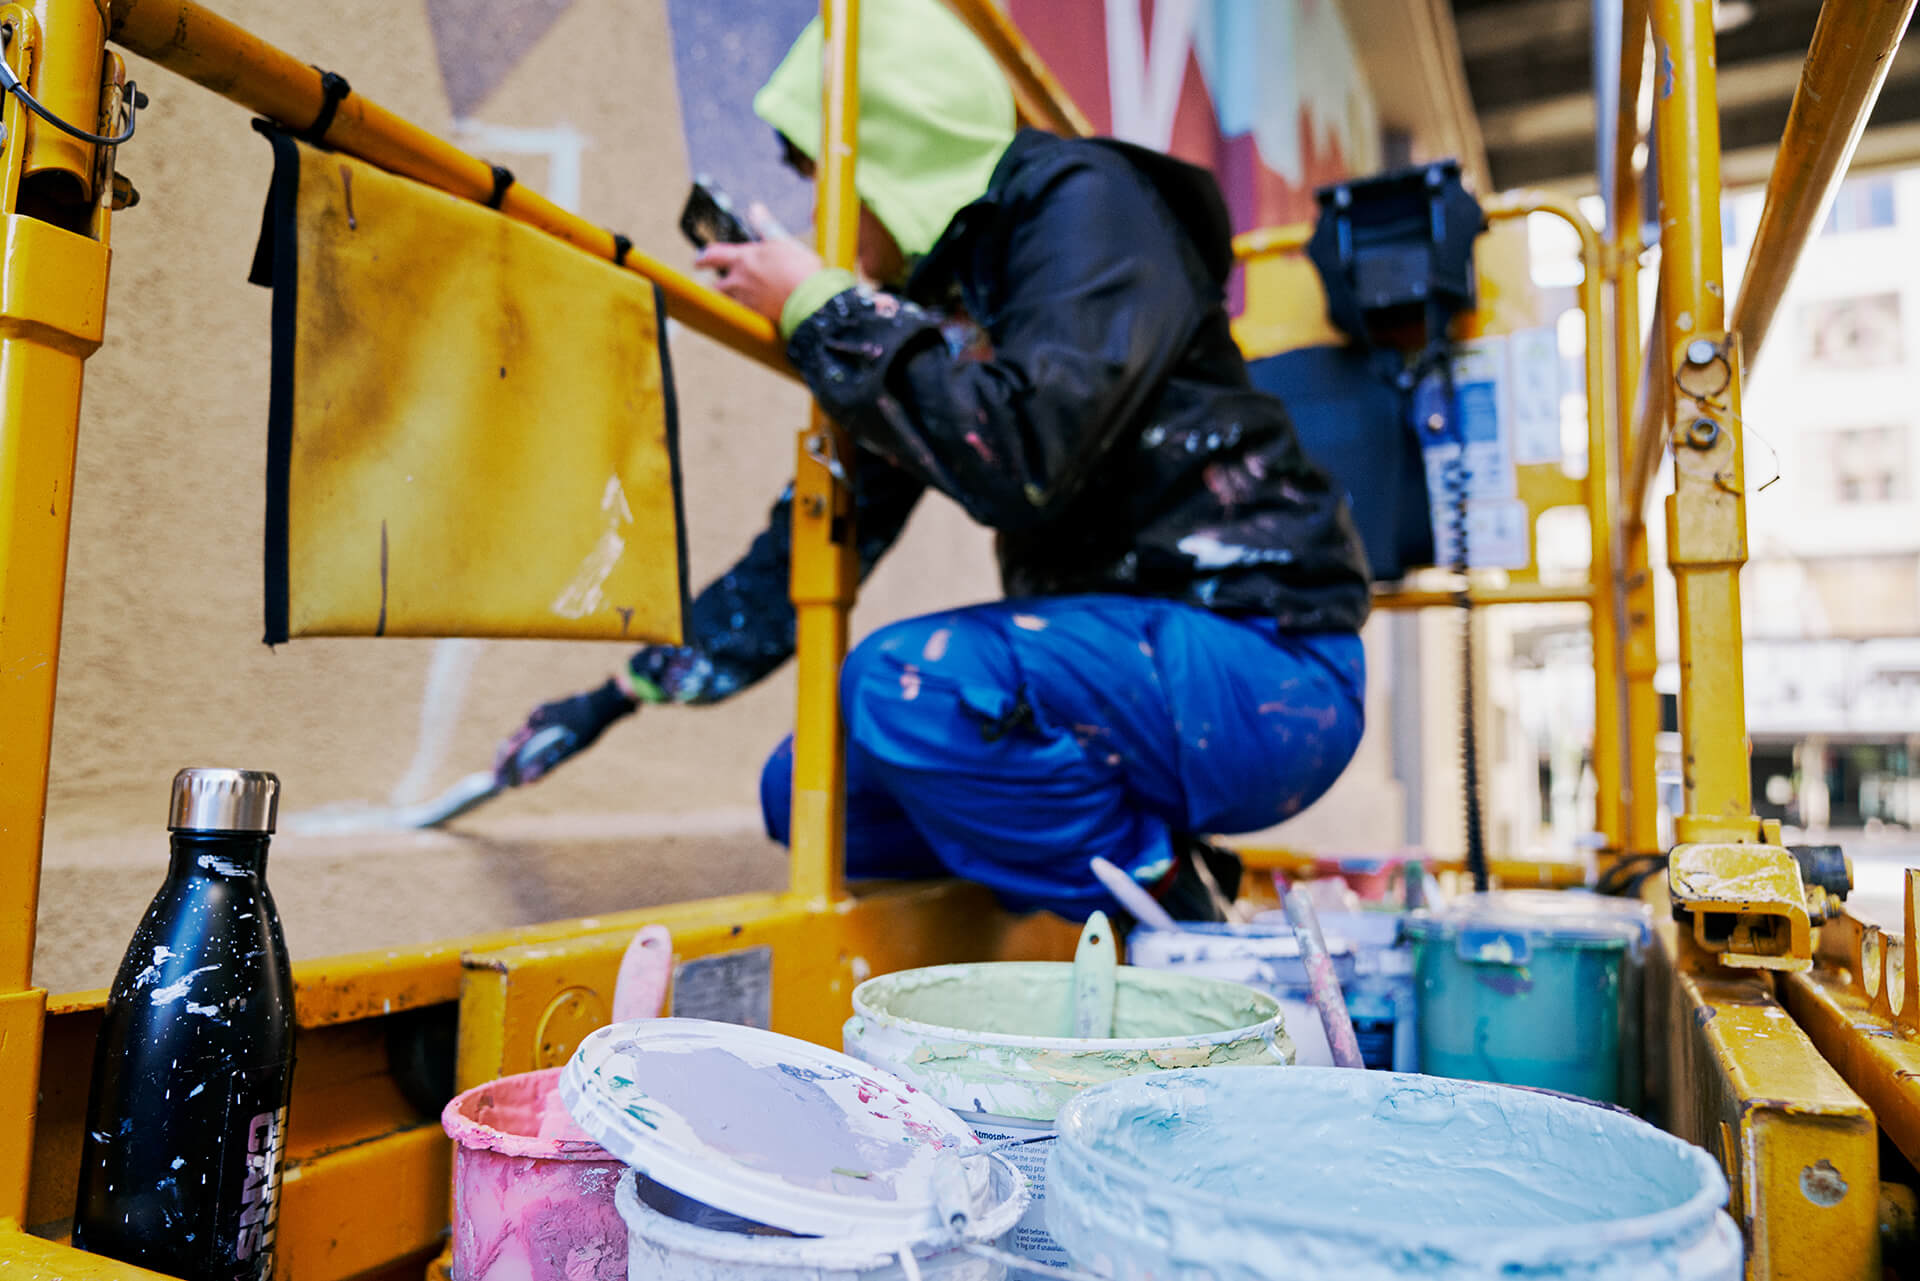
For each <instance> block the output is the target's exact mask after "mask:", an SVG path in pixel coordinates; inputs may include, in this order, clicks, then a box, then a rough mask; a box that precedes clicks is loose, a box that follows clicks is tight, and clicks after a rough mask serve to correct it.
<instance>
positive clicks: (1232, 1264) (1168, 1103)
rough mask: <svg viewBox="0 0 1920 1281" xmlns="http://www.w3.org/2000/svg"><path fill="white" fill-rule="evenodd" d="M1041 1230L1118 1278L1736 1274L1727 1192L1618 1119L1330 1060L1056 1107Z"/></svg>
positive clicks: (1142, 1080) (1669, 1142)
mask: <svg viewBox="0 0 1920 1281" xmlns="http://www.w3.org/2000/svg"><path fill="white" fill-rule="evenodd" d="M1059 1129H1060V1138H1059V1140H1058V1141H1057V1142H1055V1143H1053V1144H1052V1145H1051V1146H1052V1148H1053V1152H1052V1155H1051V1157H1050V1160H1049V1165H1048V1171H1047V1178H1048V1182H1049V1184H1050V1185H1051V1188H1052V1195H1051V1197H1050V1198H1049V1200H1048V1202H1047V1224H1048V1227H1049V1228H1050V1229H1051V1231H1052V1232H1053V1234H1054V1237H1055V1238H1056V1239H1057V1240H1058V1241H1059V1242H1060V1243H1061V1244H1062V1245H1063V1246H1065V1247H1066V1249H1067V1251H1068V1253H1069V1255H1070V1256H1071V1258H1072V1262H1073V1266H1075V1267H1076V1268H1080V1269H1083V1270H1086V1271H1091V1272H1094V1273H1097V1274H1098V1275H1100V1276H1103V1277H1112V1278H1116V1279H1117V1281H1146V1279H1147V1278H1165V1277H1183V1278H1192V1279H1193V1281H1203V1279H1204V1281H1226V1279H1227V1278H1238V1277H1269V1276H1285V1277H1287V1278H1288V1279H1289V1281H1388V1279H1389V1278H1393V1279H1397V1278H1402V1277H1406V1276H1411V1275H1415V1274H1417V1275H1418V1276H1419V1277H1421V1278H1422V1281H1507V1279H1509V1278H1514V1277H1532V1278H1538V1279H1540V1281H1546V1279H1547V1278H1557V1279H1561V1281H1567V1279H1570V1278H1576V1277H1577V1278H1579V1281H1641V1279H1642V1278H1646V1277H1660V1278H1664V1279H1665V1281H1738V1278H1739V1277H1740V1275H1741V1243H1740V1232H1739V1229H1738V1228H1737V1227H1735V1225H1734V1223H1733V1220H1732V1219H1730V1218H1729V1217H1728V1216H1727V1214H1726V1211H1725V1210H1724V1209H1723V1208H1722V1207H1723V1206H1724V1205H1725V1204H1726V1200H1727V1181H1726V1178H1725V1176H1724V1175H1723V1174H1722V1173H1721V1171H1720V1166H1719V1163H1718V1162H1716V1161H1715V1160H1714V1159H1713V1158H1712V1157H1711V1156H1709V1155H1708V1154H1707V1153H1706V1152H1704V1151H1702V1150H1701V1149H1699V1148H1697V1147H1694V1146H1693V1145H1692V1144H1690V1143H1686V1142H1684V1141H1682V1140H1680V1139H1677V1138H1675V1137H1673V1136H1672V1135H1670V1134H1666V1133H1664V1132H1663V1131H1661V1130H1658V1129H1656V1128H1655V1127H1653V1126H1651V1125H1648V1124H1647V1123H1645V1122H1644V1121H1641V1120H1639V1119H1638V1118H1637V1117H1634V1116H1632V1115H1630V1114H1628V1113H1626V1112H1623V1111H1619V1110H1617V1109H1614V1108H1607V1107H1599V1106H1595V1105H1593V1104H1589V1103H1584V1102H1581V1101H1580V1100H1577V1099H1566V1098H1559V1097H1555V1096H1553V1095H1548V1094H1542V1093H1539V1092H1536V1091H1532V1090H1515V1089H1508V1088H1506V1087H1503V1086H1493V1085H1484V1084H1481V1083H1479V1082H1472V1081H1447V1080H1441V1079H1439V1078H1436V1077H1430V1076H1413V1075H1408V1074H1402V1073H1395V1072H1354V1071H1349V1070H1344V1069H1340V1068H1304V1067H1295V1068H1288V1069H1286V1070H1285V1071H1279V1070H1275V1069H1264V1068H1255V1069H1251V1070H1248V1071H1239V1072H1219V1071H1197V1072H1169V1073H1163V1074H1160V1075H1157V1076H1147V1077H1138V1078H1135V1079H1133V1080H1128V1081H1117V1082H1113V1083H1111V1084H1108V1085H1103V1086H1100V1087H1098V1088H1097V1089H1092V1090H1088V1091H1086V1092H1085V1093H1083V1094H1081V1095H1079V1096H1078V1097H1077V1098H1075V1099H1073V1100H1072V1101H1071V1102H1070V1103H1068V1104H1067V1105H1066V1106H1065V1107H1064V1108H1062V1109H1061V1112H1060V1117H1059Z"/></svg>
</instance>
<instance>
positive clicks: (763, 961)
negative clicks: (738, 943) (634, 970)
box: [673, 947, 773, 1030]
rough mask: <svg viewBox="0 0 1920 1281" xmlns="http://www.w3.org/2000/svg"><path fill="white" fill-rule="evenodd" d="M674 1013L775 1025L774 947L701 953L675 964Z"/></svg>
mask: <svg viewBox="0 0 1920 1281" xmlns="http://www.w3.org/2000/svg"><path fill="white" fill-rule="evenodd" d="M673 1016H674V1017H675V1018H682V1019H712V1020H713V1021H715V1022H717V1023H738V1024H740V1025H742V1026H743V1027H757V1028H764V1029H768V1030H771V1029H772V1027H773V949H772V948H770V947H749V948H743V949H741V950H740V951H738V952H722V953H720V954H719V955H717V956H700V957H695V958H694V959H692V960H690V961H682V962H681V963H680V964H678V965H676V966H674V968H673Z"/></svg>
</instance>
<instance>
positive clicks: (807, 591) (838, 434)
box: [792, 0, 860, 901]
mask: <svg viewBox="0 0 1920 1281" xmlns="http://www.w3.org/2000/svg"><path fill="white" fill-rule="evenodd" d="M820 18H821V21H822V22H823V23H825V24H826V37H827V66H826V74H825V76H824V77H823V78H822V92H823V93H824V95H825V110H824V111H823V113H822V117H821V119H822V124H823V137H822V140H821V146H820V161H821V163H820V165H819V166H818V172H819V178H818V182H819V194H818V197H817V204H816V216H815V223H816V234H817V236H818V242H819V249H820V257H821V258H822V259H823V260H824V261H825V262H826V263H827V265H828V266H832V267H847V268H851V267H853V266H854V265H855V264H856V261H857V259H858V257H859V244H860V195H859V193H858V192H857V191H856V190H855V189H854V185H853V172H854V165H855V163H856V161H857V159H858V149H859V122H860V74H859V72H860V66H859V58H860V48H859V46H860V3H859V0H822V3H821V5H820ZM852 465H853V455H852V449H851V446H850V444H849V442H848V440H847V436H846V433H845V432H843V431H841V430H840V428H839V426H838V425H837V424H835V423H833V422H831V421H830V420H829V419H828V418H827V416H826V415H825V414H823V413H821V412H820V410H819V408H818V407H817V406H816V407H815V408H814V410H813V418H812V421H811V423H809V424H808V426H807V428H806V429H805V430H804V431H802V432H801V433H800V452H799V459H798V461H797V462H796V464H795V466H796V471H795V473H794V485H793V605H794V612H795V615H796V618H797V622H798V631H797V640H798V650H797V653H798V666H799V684H800V693H799V703H798V708H797V710H796V713H795V718H794V740H793V828H792V832H793V852H792V868H793V872H792V885H793V892H794V893H795V894H798V895H800V896H801V897H802V898H805V899H808V900H810V901H811V900H826V899H833V898H838V897H839V896H840V894H841V893H842V890H843V887H844V884H845V874H844V871H843V867H842V865H843V859H842V857H841V853H842V851H843V850H844V849H845V847H846V837H847V774H846V754H845V751H844V744H843V741H842V739H843V728H842V725H841V716H840V690H839V686H840V665H841V663H842V662H843V661H844V660H845V659H846V656H847V610H848V608H849V607H850V606H851V605H852V604H853V597H854V592H855V585H856V582H857V580H858V577H859V572H858V562H857V560H856V558H855V555H854V547H855V543H854V533H853V474H852V470H851V468H852Z"/></svg>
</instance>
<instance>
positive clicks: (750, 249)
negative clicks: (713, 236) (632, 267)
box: [693, 209, 821, 325]
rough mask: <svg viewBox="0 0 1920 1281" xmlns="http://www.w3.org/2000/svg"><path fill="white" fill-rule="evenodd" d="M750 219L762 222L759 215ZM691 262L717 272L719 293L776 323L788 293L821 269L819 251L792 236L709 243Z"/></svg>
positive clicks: (757, 223) (758, 222)
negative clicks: (751, 242) (722, 243)
mask: <svg viewBox="0 0 1920 1281" xmlns="http://www.w3.org/2000/svg"><path fill="white" fill-rule="evenodd" d="M753 212H754V213H755V214H758V213H759V212H760V211H759V210H758V209H755V210H754V211H753ZM749 216H750V217H751V216H752V215H749ZM753 221H754V222H755V225H756V226H760V225H763V222H762V220H761V219H760V218H754V219H753ZM693 265H694V266H696V267H705V268H707V269H709V270H711V271H713V272H716V273H717V274H718V275H719V279H718V280H717V281H716V282H715V287H716V288H718V289H719V290H720V292H721V293H723V294H725V295H726V296H727V297H729V298H731V299H733V300H734V301H735V302H738V303H741V304H743V305H744V306H746V307H747V308H748V309H749V310H751V311H756V312H759V313H760V314H761V315H762V316H765V317H766V318H767V319H768V320H771V321H773V322H774V323H775V324H776V325H777V324H779V323H780V309H781V308H782V307H785V306H786V305H787V298H788V296H789V295H791V294H792V293H793V291H794V290H796V289H798V288H799V287H800V282H801V281H803V280H805V279H806V278H807V277H809V276H811V275H813V274H814V273H815V272H816V271H819V270H820V267H821V262H820V255H819V254H816V253H815V252H813V250H811V249H809V248H807V247H806V246H805V245H804V244H802V243H800V242H799V241H798V240H795V239H794V238H793V237H792V236H786V235H779V236H773V237H771V238H769V239H766V240H760V241H755V242H754V243H753V244H750V245H708V246H707V247H706V248H705V249H704V250H702V251H701V253H700V256H699V257H698V258H696V259H694V263H693Z"/></svg>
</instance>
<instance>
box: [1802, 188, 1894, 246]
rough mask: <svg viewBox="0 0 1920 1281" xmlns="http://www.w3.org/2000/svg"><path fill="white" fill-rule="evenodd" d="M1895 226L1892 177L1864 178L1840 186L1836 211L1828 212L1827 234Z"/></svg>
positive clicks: (1834, 202) (1834, 203)
mask: <svg viewBox="0 0 1920 1281" xmlns="http://www.w3.org/2000/svg"><path fill="white" fill-rule="evenodd" d="M1891 226H1893V181H1892V180H1891V179H1889V178H1860V179H1856V180H1854V181H1852V182H1846V183H1842V184H1841V185H1840V194H1839V195H1838V196H1836V197H1834V201H1833V210H1832V212H1830V213H1828V214H1827V221H1826V225H1825V226H1823V227H1821V228H1820V234H1821V235H1823V236H1844V235H1846V234H1848V233H1849V232H1855V231H1874V230H1877V229H1879V228H1881V227H1891Z"/></svg>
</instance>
